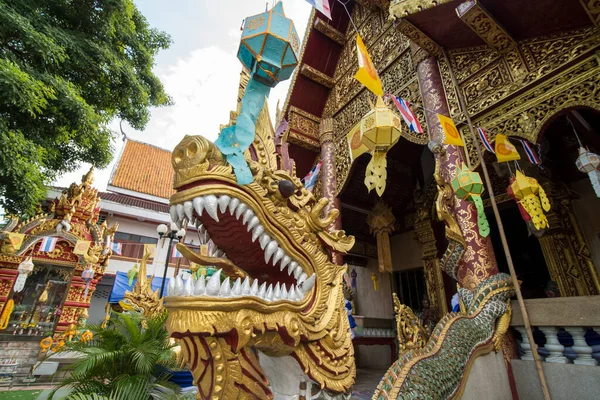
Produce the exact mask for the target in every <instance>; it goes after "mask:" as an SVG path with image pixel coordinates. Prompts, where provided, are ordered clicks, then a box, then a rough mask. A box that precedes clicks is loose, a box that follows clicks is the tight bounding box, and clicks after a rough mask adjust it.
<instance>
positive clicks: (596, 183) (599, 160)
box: [575, 147, 600, 197]
mask: <svg viewBox="0 0 600 400" xmlns="http://www.w3.org/2000/svg"><path fill="white" fill-rule="evenodd" d="M575 165H576V166H577V169H578V170H580V171H581V172H583V173H584V174H588V177H589V178H590V181H591V182H592V187H593V188H594V191H595V192H596V197H600V171H598V166H600V156H598V154H596V153H592V152H591V151H589V150H588V149H586V148H585V147H580V148H579V157H577V160H576V161H575Z"/></svg>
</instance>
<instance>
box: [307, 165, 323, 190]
mask: <svg viewBox="0 0 600 400" xmlns="http://www.w3.org/2000/svg"><path fill="white" fill-rule="evenodd" d="M321 164H323V162H322V161H319V163H318V164H317V165H315V166H314V167H313V169H312V170H311V171H310V172H309V173H308V175H306V176H305V177H304V187H305V188H306V189H307V190H308V191H311V192H312V190H313V188H314V187H315V184H316V183H317V178H318V177H319V171H321Z"/></svg>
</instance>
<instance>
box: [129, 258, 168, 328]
mask: <svg viewBox="0 0 600 400" xmlns="http://www.w3.org/2000/svg"><path fill="white" fill-rule="evenodd" d="M148 258H150V253H148V252H146V253H145V254H144V257H142V260H141V261H140V269H139V272H138V280H137V282H136V283H135V286H134V287H133V291H131V292H130V291H126V292H125V295H124V296H123V300H120V301H119V305H120V306H121V307H122V308H123V311H136V312H139V313H141V314H143V315H144V316H146V317H150V316H154V315H157V314H160V313H161V312H163V310H164V307H163V300H162V299H160V298H159V294H158V289H156V290H155V291H154V292H153V291H152V278H150V279H148V277H147V276H146V263H147V262H148Z"/></svg>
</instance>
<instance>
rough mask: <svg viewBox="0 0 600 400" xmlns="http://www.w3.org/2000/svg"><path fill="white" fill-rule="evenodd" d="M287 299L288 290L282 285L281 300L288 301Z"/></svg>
mask: <svg viewBox="0 0 600 400" xmlns="http://www.w3.org/2000/svg"><path fill="white" fill-rule="evenodd" d="M287 299H288V292H287V289H286V288H285V285H281V300H287Z"/></svg>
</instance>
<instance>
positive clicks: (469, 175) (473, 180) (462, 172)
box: [452, 163, 490, 237]
mask: <svg viewBox="0 0 600 400" xmlns="http://www.w3.org/2000/svg"><path fill="white" fill-rule="evenodd" d="M452 189H453V190H454V194H455V195H456V197H458V198H459V199H462V200H465V201H471V202H473V203H474V204H475V208H477V226H478V228H479V233H480V234H481V236H483V237H486V236H488V235H489V234H490V224H489V223H488V221H487V218H486V216H485V209H484V207H483V200H482V199H481V194H482V193H483V191H484V188H483V182H482V181H481V176H480V175H479V173H477V172H473V171H471V170H470V169H469V168H467V166H466V165H465V164H464V163H461V166H460V167H459V166H456V178H454V179H453V180H452Z"/></svg>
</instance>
